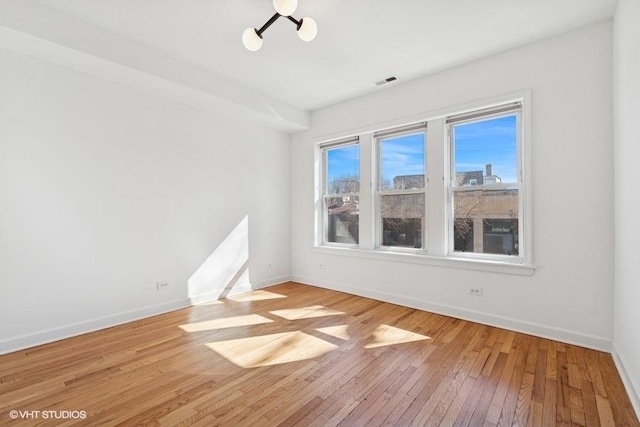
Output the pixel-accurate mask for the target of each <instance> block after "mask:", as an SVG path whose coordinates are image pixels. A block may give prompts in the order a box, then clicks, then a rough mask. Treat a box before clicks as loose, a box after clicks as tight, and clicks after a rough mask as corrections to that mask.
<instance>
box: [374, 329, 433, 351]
mask: <svg viewBox="0 0 640 427" xmlns="http://www.w3.org/2000/svg"><path fill="white" fill-rule="evenodd" d="M429 339H431V337H428V336H426V335H420V334H416V333H414V332H410V331H406V330H404V329H400V328H396V327H394V326H389V325H385V324H382V325H379V326H378V327H377V328H376V329H375V331H373V334H372V336H371V341H370V342H369V343H367V344H366V345H365V346H364V348H376V347H383V346H386V345H394V344H402V343H407V342H413V341H421V340H429Z"/></svg>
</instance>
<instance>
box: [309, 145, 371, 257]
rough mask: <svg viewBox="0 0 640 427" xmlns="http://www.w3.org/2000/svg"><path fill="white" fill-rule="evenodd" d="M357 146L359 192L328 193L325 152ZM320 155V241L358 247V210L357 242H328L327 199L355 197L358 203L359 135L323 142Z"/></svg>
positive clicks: (338, 245)
mask: <svg viewBox="0 0 640 427" xmlns="http://www.w3.org/2000/svg"><path fill="white" fill-rule="evenodd" d="M352 145H354V146H357V147H358V150H359V152H358V188H359V190H360V191H359V192H349V193H335V194H330V193H329V192H328V186H329V162H328V159H327V153H328V152H329V151H330V150H334V149H337V148H343V147H349V146H352ZM319 148H320V150H321V156H322V161H321V163H322V182H321V184H320V188H321V209H322V220H321V221H320V224H321V228H322V234H321V235H322V238H321V242H322V245H324V246H332V247H342V248H359V247H360V243H359V242H360V231H359V229H360V225H359V223H360V216H361V215H360V211H359V210H358V243H341V242H330V241H329V209H328V204H327V200H328V199H332V198H339V197H357V198H358V204H359V199H360V194H361V193H362V179H361V175H360V172H361V169H362V159H361V158H360V155H361V152H360V150H361V146H360V138H359V137H351V138H344V139H341V140H338V141H332V142H328V143H325V144H322V145H321V146H320V147H319Z"/></svg>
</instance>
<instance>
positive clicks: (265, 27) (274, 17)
mask: <svg viewBox="0 0 640 427" xmlns="http://www.w3.org/2000/svg"><path fill="white" fill-rule="evenodd" d="M281 16H282V15H280V14H279V13H277V12H276V14H275V15H273V16H272V17H271V18H270V19H269V20H268V21H267V23H266V24H264V25H263V26H262V28H260V29H259V30H257V31H256V33H257V34H258V36H260V38H262V33H264V32H265V30H266V29H267V28H269V27H270V26H271V24H273V23H274V22H276V21H277V20H278V18H280V17H281Z"/></svg>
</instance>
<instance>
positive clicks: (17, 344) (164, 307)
mask: <svg viewBox="0 0 640 427" xmlns="http://www.w3.org/2000/svg"><path fill="white" fill-rule="evenodd" d="M289 280H291V278H290V277H289V276H281V277H274V278H271V279H266V280H263V281H260V282H257V283H255V284H251V285H249V284H247V285H245V286H239V287H237V288H234V289H233V291H232V292H230V293H229V295H235V294H239V293H243V292H248V291H251V290H255V289H261V288H266V287H268V286H273V285H277V284H279V283H283V282H287V281H289ZM219 296H220V293H219V292H218V293H211V294H205V295H198V296H197V297H193V298H188V299H180V300H176V301H170V302H166V303H163V304H158V305H153V306H148V307H144V308H140V309H136V310H131V311H126V312H121V313H116V314H113V315H110V316H104V317H100V318H97V319H90V320H86V321H82V322H78V323H74V324H71V325H66V326H62V327H60V328H54V329H49V330H46V331H40V332H36V333H33V334H27V335H22V336H19V337H15V338H10V339H7V340H3V341H0V355H2V354H7V353H12V352H14V351H19V350H24V349H25V348H30V347H35V346H38V345H42V344H48V343H50V342H53V341H59V340H63V339H65V338H71V337H75V336H78V335H82V334H86V333H89V332H95V331H98V330H100V329H105V328H110V327H112V326H117V325H121V324H123V323H127V322H132V321H134V320H140V319H144V318H146V317H151V316H156V315H158V314H163V313H167V312H170V311H174V310H179V309H181V308H185V307H189V306H190V305H194V304H200V303H203V302H207V301H212V300H215V299H218V298H219Z"/></svg>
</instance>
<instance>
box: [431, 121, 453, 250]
mask: <svg viewBox="0 0 640 427" xmlns="http://www.w3.org/2000/svg"><path fill="white" fill-rule="evenodd" d="M444 138H445V123H444V119H434V120H430V121H429V126H428V127H427V141H429V142H428V143H427V150H426V165H427V169H426V172H427V194H426V197H425V204H426V206H425V209H426V210H425V212H427V224H426V233H425V234H426V235H427V240H426V246H425V248H426V249H427V253H429V255H436V256H440V255H444V254H445V242H446V237H447V235H446V231H447V229H448V228H447V221H446V216H445V209H444V208H443V206H446V205H447V197H446V193H445V188H446V185H445V184H446V182H445V176H447V170H448V168H447V167H446V160H445V159H447V158H448V155H446V151H445V149H446V146H447V144H443V143H442V141H444Z"/></svg>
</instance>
